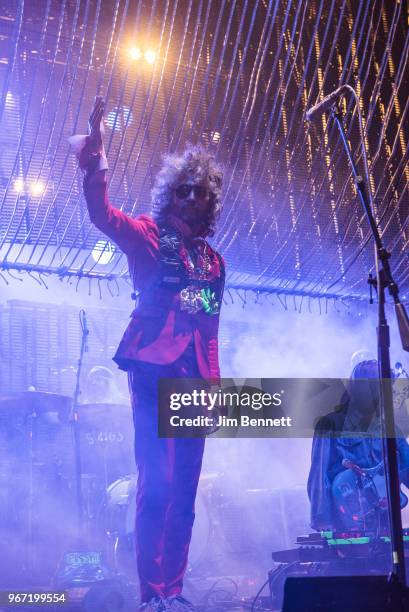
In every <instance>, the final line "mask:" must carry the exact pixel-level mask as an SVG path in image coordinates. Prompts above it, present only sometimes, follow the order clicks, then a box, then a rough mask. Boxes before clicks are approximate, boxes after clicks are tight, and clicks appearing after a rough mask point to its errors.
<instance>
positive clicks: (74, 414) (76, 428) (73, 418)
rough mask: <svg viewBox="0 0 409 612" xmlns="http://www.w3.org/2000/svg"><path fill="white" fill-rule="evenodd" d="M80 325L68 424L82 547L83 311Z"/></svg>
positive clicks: (85, 333)
mask: <svg viewBox="0 0 409 612" xmlns="http://www.w3.org/2000/svg"><path fill="white" fill-rule="evenodd" d="M79 317H80V323H81V331H82V336H81V349H80V356H79V359H78V367H77V376H76V383H75V391H74V398H73V402H72V410H71V415H70V423H71V428H72V432H73V438H74V453H75V487H76V500H77V526H78V541H79V543H80V545H81V546H83V545H84V540H85V535H86V534H85V528H84V496H83V492H82V462H81V436H80V423H79V412H78V399H79V396H80V394H81V390H80V377H81V370H82V362H83V358H84V353H85V352H87V351H88V346H87V345H88V334H89V329H88V327H87V319H86V315H85V310H80V314H79Z"/></svg>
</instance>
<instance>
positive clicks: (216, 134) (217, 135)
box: [212, 132, 221, 143]
mask: <svg viewBox="0 0 409 612" xmlns="http://www.w3.org/2000/svg"><path fill="white" fill-rule="evenodd" d="M220 137H221V134H220V132H212V141H213V142H214V143H217V142H220Z"/></svg>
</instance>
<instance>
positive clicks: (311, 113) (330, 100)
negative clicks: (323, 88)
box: [305, 85, 349, 121]
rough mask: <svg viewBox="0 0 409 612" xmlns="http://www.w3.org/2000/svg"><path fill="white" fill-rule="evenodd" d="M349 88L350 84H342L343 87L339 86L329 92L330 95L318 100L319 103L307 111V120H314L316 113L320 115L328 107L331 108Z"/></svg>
mask: <svg viewBox="0 0 409 612" xmlns="http://www.w3.org/2000/svg"><path fill="white" fill-rule="evenodd" d="M348 90H349V85H341V87H338V89H336V90H335V91H333V92H332V93H330V94H328V96H325V98H324V99H323V100H321V102H318V104H316V105H315V106H312V107H311V108H309V109H308V110H307V112H306V113H305V117H306V119H307V121H312V119H314V117H315V116H316V115H320V114H321V113H323V112H325V111H326V110H327V109H328V108H331V107H332V106H333V105H334V103H335V102H336V101H337V100H338V99H339V98H341V97H342V96H343V95H345V94H346V92H347V91H348Z"/></svg>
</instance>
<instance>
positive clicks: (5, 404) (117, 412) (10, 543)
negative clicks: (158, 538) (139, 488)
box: [0, 391, 135, 586]
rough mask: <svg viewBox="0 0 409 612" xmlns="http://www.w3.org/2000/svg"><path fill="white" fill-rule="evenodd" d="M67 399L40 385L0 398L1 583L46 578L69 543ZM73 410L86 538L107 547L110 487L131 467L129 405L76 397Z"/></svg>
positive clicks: (71, 496) (71, 454)
mask: <svg viewBox="0 0 409 612" xmlns="http://www.w3.org/2000/svg"><path fill="white" fill-rule="evenodd" d="M72 402H73V400H72V398H70V397H66V396H63V395H57V394H54V393H47V392H39V391H26V392H22V393H11V394H9V395H5V396H2V397H0V549H1V550H2V553H1V556H2V559H1V566H2V568H3V570H2V573H1V576H0V582H1V583H3V584H4V585H7V586H10V585H11V584H14V583H15V584H17V583H22V584H25V585H27V584H33V583H37V584H41V583H42V584H46V583H47V582H48V581H49V579H50V578H51V577H52V575H53V573H54V572H55V570H56V567H57V565H58V563H59V561H60V558H61V556H62V555H63V554H64V553H65V552H66V551H67V550H72V549H73V548H75V546H76V544H75V542H76V537H77V525H76V496H75V489H76V482H75V480H76V473H75V448H74V436H73V427H72V422H71V415H72ZM75 414H76V415H77V418H78V423H77V424H76V426H77V427H78V430H79V439H80V446H81V487H82V493H83V500H84V523H85V535H86V537H85V543H86V546H88V547H93V548H94V549H95V548H101V547H105V549H106V550H107V547H108V546H110V543H111V536H110V527H112V525H111V514H112V503H115V502H113V501H112V489H113V487H114V489H115V486H114V485H115V484H116V483H117V482H118V481H120V479H121V478H122V479H123V475H124V474H135V464H134V452H133V423H132V412H131V409H130V407H129V406H126V405H122V404H80V405H78V406H77V410H76V413H75ZM118 479H119V480H118ZM112 483H114V484H112ZM115 491H116V489H115ZM115 499H116V497H115V496H114V500H115ZM120 503H122V500H120ZM127 529H129V528H128V527H127ZM120 535H122V534H120Z"/></svg>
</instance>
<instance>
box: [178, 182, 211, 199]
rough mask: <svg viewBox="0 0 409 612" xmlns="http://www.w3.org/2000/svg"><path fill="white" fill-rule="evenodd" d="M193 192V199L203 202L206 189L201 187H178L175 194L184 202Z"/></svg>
mask: <svg viewBox="0 0 409 612" xmlns="http://www.w3.org/2000/svg"><path fill="white" fill-rule="evenodd" d="M191 191H193V193H194V196H195V198H197V199H198V200H203V199H204V198H205V197H206V196H207V189H206V187H204V186H203V185H188V184H183V185H178V186H177V187H176V189H175V193H176V195H177V197H178V198H179V199H180V200H184V199H185V198H187V196H188V195H189V194H190V192H191Z"/></svg>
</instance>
